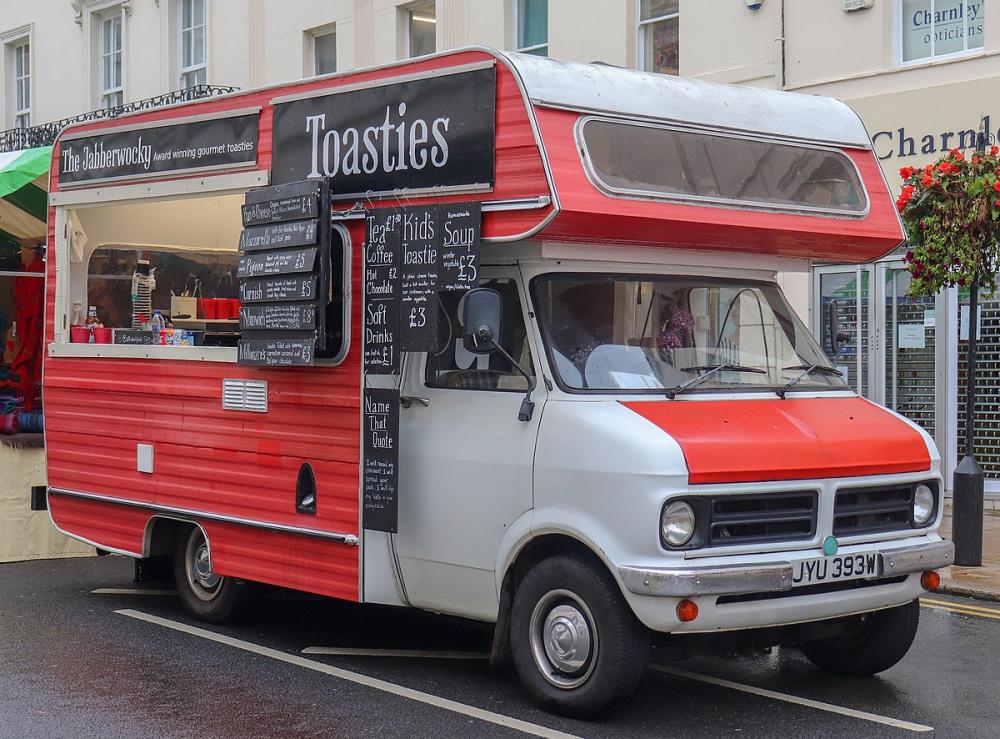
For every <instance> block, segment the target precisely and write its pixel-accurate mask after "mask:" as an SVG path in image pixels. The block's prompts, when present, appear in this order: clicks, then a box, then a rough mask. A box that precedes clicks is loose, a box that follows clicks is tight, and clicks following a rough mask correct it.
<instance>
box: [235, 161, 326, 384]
mask: <svg viewBox="0 0 1000 739" xmlns="http://www.w3.org/2000/svg"><path fill="white" fill-rule="evenodd" d="M329 212H330V187H329V183H328V182H327V181H325V180H312V181H306V182H290V183H288V184H286V185H278V186H275V187H261V188H257V189H256V190H251V191H249V192H247V194H246V196H245V204H244V205H243V226H244V230H243V233H242V234H241V235H240V245H239V246H240V263H239V269H238V271H237V273H236V274H237V277H238V278H239V294H240V301H241V306H240V329H241V331H242V334H241V338H240V343H239V350H238V354H237V358H238V363H239V364H246V365H266V366H278V367H291V366H297V365H308V364H312V363H313V360H314V359H315V356H316V351H317V350H322V349H324V348H325V346H326V304H327V298H328V293H329V287H328V286H329V284H330V253H329V240H330V223H329Z"/></svg>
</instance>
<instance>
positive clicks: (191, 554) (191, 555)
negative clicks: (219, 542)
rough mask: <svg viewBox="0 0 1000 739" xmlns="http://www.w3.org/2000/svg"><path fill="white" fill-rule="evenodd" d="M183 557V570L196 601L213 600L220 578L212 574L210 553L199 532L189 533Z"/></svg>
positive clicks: (220, 582)
mask: <svg viewBox="0 0 1000 739" xmlns="http://www.w3.org/2000/svg"><path fill="white" fill-rule="evenodd" d="M184 555H185V556H184V570H185V572H186V573H187V581H188V583H189V584H190V586H191V592H192V593H194V595H195V597H196V598H198V600H203V601H205V602H208V601H211V600H214V599H215V597H216V596H217V595H218V594H219V591H220V586H221V585H222V577H221V576H220V575H216V574H215V573H214V572H212V555H211V551H210V550H209V548H208V542H207V541H205V537H204V535H202V533H201V531H198V530H195V531H193V532H191V536H190V538H189V539H188V542H187V548H186V550H185V552H184Z"/></svg>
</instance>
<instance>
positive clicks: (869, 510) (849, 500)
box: [833, 485, 914, 536]
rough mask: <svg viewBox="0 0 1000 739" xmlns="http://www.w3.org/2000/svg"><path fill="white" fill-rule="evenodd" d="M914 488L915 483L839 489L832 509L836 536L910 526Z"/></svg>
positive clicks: (878, 531) (870, 532)
mask: <svg viewBox="0 0 1000 739" xmlns="http://www.w3.org/2000/svg"><path fill="white" fill-rule="evenodd" d="M913 488H914V486H913V485H895V486H892V487H879V488H849V489H845V490H838V491H837V498H836V502H835V503H834V509H833V533H834V535H835V536H857V535H858V534H875V533H880V532H884V531H899V530H901V529H908V528H910V526H911V520H910V517H911V515H912V512H913Z"/></svg>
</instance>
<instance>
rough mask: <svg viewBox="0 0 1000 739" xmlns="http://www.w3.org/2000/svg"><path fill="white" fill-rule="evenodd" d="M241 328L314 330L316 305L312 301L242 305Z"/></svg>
mask: <svg viewBox="0 0 1000 739" xmlns="http://www.w3.org/2000/svg"><path fill="white" fill-rule="evenodd" d="M240 328H241V329H242V330H244V331H246V330H247V329H271V330H284V331H312V330H314V329H315V328H316V306H315V305H314V304H312V303H304V304H297V303H279V304H277V305H243V306H240Z"/></svg>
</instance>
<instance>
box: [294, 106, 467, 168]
mask: <svg viewBox="0 0 1000 739" xmlns="http://www.w3.org/2000/svg"><path fill="white" fill-rule="evenodd" d="M449 124H450V118H449V117H447V116H440V117H437V118H434V119H433V120H427V119H425V118H413V119H411V120H407V117H406V103H399V105H398V106H397V105H389V106H386V107H385V115H384V117H383V118H381V122H380V123H377V125H371V126H367V127H365V128H364V129H359V128H355V127H348V128H345V129H343V130H338V129H336V128H329V129H328V128H327V125H326V114H325V113H320V114H317V115H309V116H306V133H307V134H309V136H310V140H311V144H312V158H311V168H310V170H309V174H308V177H310V178H313V177H337V176H344V175H348V176H349V175H360V174H362V173H364V174H374V173H375V172H378V171H380V170H381V171H382V172H386V173H389V172H401V171H404V170H409V169H415V170H421V169H424V168H425V167H433V168H441V167H444V166H445V165H446V164H447V163H448V138H447V133H448V126H449Z"/></svg>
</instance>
